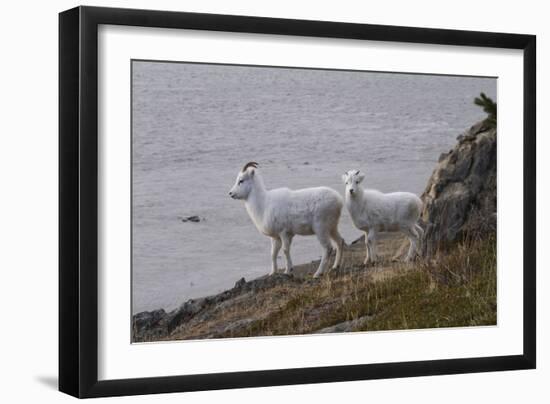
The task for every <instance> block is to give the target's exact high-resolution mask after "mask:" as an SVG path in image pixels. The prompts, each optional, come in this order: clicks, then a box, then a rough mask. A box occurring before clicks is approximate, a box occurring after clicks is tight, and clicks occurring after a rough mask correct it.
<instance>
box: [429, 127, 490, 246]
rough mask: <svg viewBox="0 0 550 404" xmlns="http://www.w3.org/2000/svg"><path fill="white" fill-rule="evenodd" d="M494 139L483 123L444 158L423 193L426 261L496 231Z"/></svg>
mask: <svg viewBox="0 0 550 404" xmlns="http://www.w3.org/2000/svg"><path fill="white" fill-rule="evenodd" d="M496 135H497V134H496V129H492V128H489V127H488V126H487V125H486V124H485V123H484V122H480V123H478V124H476V125H474V126H472V127H471V128H470V130H468V131H467V132H466V133H464V134H463V135H461V136H459V137H458V144H457V145H456V146H455V147H454V148H453V149H452V150H451V151H450V152H449V153H447V154H442V155H441V157H440V161H439V163H438V164H437V166H436V168H435V170H434V172H433V174H432V176H431V177H430V179H429V181H428V185H427V186H426V189H425V191H424V193H423V194H422V200H423V201H424V208H423V211H422V220H423V221H424V223H425V227H426V229H425V230H426V231H425V238H424V242H423V244H422V252H423V254H424V255H425V256H428V257H429V256H431V255H433V254H434V253H435V252H436V251H438V250H441V249H445V248H447V247H449V246H450V245H452V244H453V243H455V242H457V241H460V240H461V239H463V238H464V237H466V236H482V235H485V234H486V233H489V232H493V231H496V217H495V215H494V212H496V142H497V136H496Z"/></svg>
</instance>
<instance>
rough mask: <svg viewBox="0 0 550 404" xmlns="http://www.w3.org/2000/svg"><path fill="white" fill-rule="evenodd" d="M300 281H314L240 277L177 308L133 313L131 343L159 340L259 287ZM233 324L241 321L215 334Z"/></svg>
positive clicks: (260, 289) (276, 276)
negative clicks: (231, 284) (214, 293)
mask: <svg viewBox="0 0 550 404" xmlns="http://www.w3.org/2000/svg"><path fill="white" fill-rule="evenodd" d="M304 282H314V280H309V281H304V280H303V279H299V278H296V277H294V276H293V275H286V274H279V273H278V274H275V275H271V276H262V277H260V278H257V279H253V280H251V281H248V282H247V281H246V280H245V279H244V278H241V279H239V280H238V281H237V282H236V283H235V286H234V287H233V288H231V289H228V290H226V291H224V292H221V293H219V294H217V295H212V296H207V297H201V298H197V299H189V300H187V301H186V302H185V303H183V304H182V305H181V306H180V307H179V308H177V309H175V310H172V311H170V312H166V311H164V310H163V309H160V310H154V311H144V312H141V313H138V314H135V315H134V316H133V318H132V323H133V324H132V325H133V340H134V342H143V341H151V340H158V339H162V338H164V337H166V336H168V335H169V334H170V333H171V332H172V331H174V330H175V329H176V328H177V327H179V326H181V325H182V324H185V323H188V322H189V321H190V320H191V319H195V320H196V319H199V320H207V319H208V314H209V312H210V311H211V310H213V309H218V308H220V307H222V305H226V306H230V305H231V304H232V303H234V301H236V300H239V298H240V297H242V296H244V295H247V294H256V293H260V292H262V291H263V290H266V289H271V288H274V287H276V286H281V285H290V284H297V283H304ZM237 326H243V324H228V325H227V327H228V329H227V330H225V329H224V330H218V333H223V332H226V331H228V330H230V329H231V328H235V327H237Z"/></svg>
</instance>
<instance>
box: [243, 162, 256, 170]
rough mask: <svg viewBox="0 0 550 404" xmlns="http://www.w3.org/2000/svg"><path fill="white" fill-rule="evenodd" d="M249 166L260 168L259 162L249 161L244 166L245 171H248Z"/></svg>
mask: <svg viewBox="0 0 550 404" xmlns="http://www.w3.org/2000/svg"><path fill="white" fill-rule="evenodd" d="M248 167H253V168H258V163H256V162H254V161H251V162H249V163H246V164H245V165H244V167H243V170H242V171H243V173H244V172H245V171H246V169H247V168H248Z"/></svg>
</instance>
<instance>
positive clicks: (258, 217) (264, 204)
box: [229, 162, 344, 277]
mask: <svg viewBox="0 0 550 404" xmlns="http://www.w3.org/2000/svg"><path fill="white" fill-rule="evenodd" d="M229 196H230V197H231V198H233V199H241V200H244V203H245V207H246V210H247V212H248V214H249V216H250V218H251V219H252V222H254V224H255V225H256V228H257V229H258V231H260V233H262V234H264V235H266V236H268V237H270V238H271V261H272V268H271V273H270V274H273V273H275V272H276V270H277V255H278V253H279V251H280V249H281V246H282V247H283V252H284V255H285V259H286V269H285V273H290V272H291V271H292V260H291V258H290V245H291V243H292V239H293V237H294V236H295V235H302V236H309V235H316V236H317V239H318V240H319V243H320V244H321V246H322V247H323V255H322V258H321V263H320V264H319V268H318V269H317V271H316V272H315V274H314V277H318V276H320V275H321V274H322V273H323V272H324V271H325V270H326V267H327V266H328V260H329V255H330V251H331V243H333V244H334V246H335V247H336V258H335V261H334V265H333V268H336V267H338V266H339V265H340V261H341V259H342V250H343V247H344V239H343V238H342V237H341V236H340V233H339V232H338V222H339V220H340V214H341V211H342V207H343V200H342V197H341V196H340V195H339V194H338V192H336V191H335V190H333V189H331V188H327V187H317V188H305V189H299V190H291V189H288V188H276V189H270V190H268V189H266V187H265V185H264V182H263V179H262V177H261V175H260V173H259V170H258V163H255V162H249V163H247V164H245V166H244V167H243V169H242V170H241V172H239V174H238V175H237V179H236V181H235V185H233V187H232V188H231V190H230V191H229Z"/></svg>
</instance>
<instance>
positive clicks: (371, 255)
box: [365, 230, 377, 265]
mask: <svg viewBox="0 0 550 404" xmlns="http://www.w3.org/2000/svg"><path fill="white" fill-rule="evenodd" d="M376 236H377V234H376V232H375V231H374V230H370V231H369V232H368V235H367V237H366V243H367V256H366V257H365V265H368V264H369V263H372V264H375V263H376V258H377V257H376Z"/></svg>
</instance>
